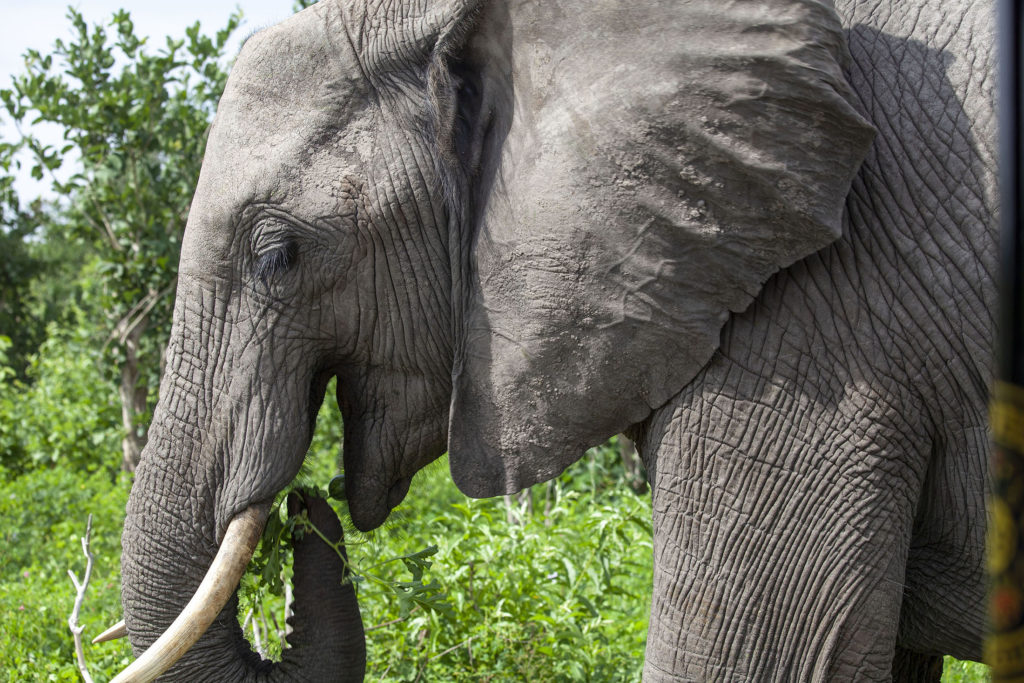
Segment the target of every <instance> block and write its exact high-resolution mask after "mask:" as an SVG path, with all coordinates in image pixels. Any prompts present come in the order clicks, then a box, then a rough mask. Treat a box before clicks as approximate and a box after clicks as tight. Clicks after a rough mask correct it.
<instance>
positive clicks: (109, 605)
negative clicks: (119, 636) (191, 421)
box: [0, 468, 131, 681]
mask: <svg viewBox="0 0 1024 683" xmlns="http://www.w3.org/2000/svg"><path fill="white" fill-rule="evenodd" d="M0 474H2V472H0ZM0 481H2V482H3V483H0V534H2V538H0V614H3V615H4V616H3V625H2V626H0V680H10V681H45V680H56V681H79V680H81V678H80V676H79V674H78V670H77V668H76V666H75V659H74V644H73V641H72V639H71V634H70V632H69V631H68V623H67V620H68V615H70V614H71V609H72V607H73V605H74V600H75V591H74V587H73V586H72V585H71V580H70V579H69V578H68V575H67V570H68V569H73V570H74V571H75V573H76V574H77V575H78V576H79V577H81V576H82V575H83V573H84V572H85V556H84V555H83V554H82V548H81V544H80V541H79V538H80V537H81V536H82V535H83V534H84V533H85V523H86V518H87V517H88V515H89V514H90V513H92V515H93V533H92V543H91V549H92V552H93V554H94V556H95V564H94V566H93V576H92V581H91V582H90V584H89V588H88V590H87V593H86V599H85V604H84V607H83V609H82V612H81V614H80V616H79V622H80V623H81V624H83V625H84V626H85V633H84V635H85V636H86V637H87V638H89V639H91V638H93V637H94V636H96V635H98V634H99V633H100V632H102V631H103V630H104V629H105V628H106V627H107V626H110V625H111V624H113V623H114V622H116V621H117V620H118V619H120V618H121V600H120V592H121V586H120V580H119V576H120V556H121V525H122V523H123V521H124V507H125V503H126V501H127V494H128V485H129V482H128V481H127V480H126V478H125V477H124V476H123V475H121V476H118V475H112V474H110V473H109V472H95V473H93V474H86V473H84V472H76V471H74V470H71V469H61V468H58V469H42V470H36V471H33V472H30V473H28V474H25V475H24V476H21V477H18V478H17V479H14V480H12V481H7V480H6V479H3V478H0ZM86 651H87V653H88V654H87V657H88V663H89V668H90V671H91V672H92V673H93V675H94V677H95V678H96V680H97V681H102V680H109V679H110V678H111V677H113V675H114V674H115V673H116V672H117V671H119V670H120V669H121V668H123V667H124V666H126V665H127V664H128V662H129V661H130V657H131V651H130V647H129V646H128V644H127V643H125V642H124V641H118V642H115V643H105V644H103V645H96V646H88V645H87V647H86Z"/></svg>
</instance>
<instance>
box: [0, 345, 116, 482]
mask: <svg viewBox="0 0 1024 683" xmlns="http://www.w3.org/2000/svg"><path fill="white" fill-rule="evenodd" d="M0 351H2V350H0ZM99 357H100V350H99V348H98V347H97V344H96V342H95V341H94V340H93V339H92V338H91V336H90V335H89V333H88V332H86V331H85V329H84V325H77V326H75V327H73V328H71V329H61V328H58V327H57V326H56V325H51V326H50V328H49V330H48V337H47V339H46V341H44V342H43V343H42V345H41V346H40V348H39V351H38V352H37V353H36V354H34V355H33V356H31V358H30V363H29V367H28V370H27V372H28V378H29V383H23V382H21V381H20V380H18V379H16V378H15V377H14V373H13V371H10V370H7V369H5V366H4V365H3V358H2V356H0V467H3V468H5V469H7V470H10V471H12V472H13V473H19V472H22V471H25V470H27V469H30V468H33V467H39V466H50V465H53V464H54V463H57V462H62V463H65V464H68V465H71V466H73V467H81V468H86V467H91V468H93V469H95V468H98V467H102V466H104V465H105V466H107V467H116V466H117V464H118V462H119V461H120V448H119V446H118V442H119V441H120V439H121V430H120V421H121V413H120V405H119V401H118V398H117V392H116V390H115V389H114V388H113V387H112V386H111V385H110V383H109V382H108V381H106V379H105V378H104V377H103V375H102V373H101V371H100V366H99V365H98V362H99Z"/></svg>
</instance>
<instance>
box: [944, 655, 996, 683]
mask: <svg viewBox="0 0 1024 683" xmlns="http://www.w3.org/2000/svg"><path fill="white" fill-rule="evenodd" d="M991 680H992V673H991V672H990V671H989V668H988V667H987V666H985V665H984V664H980V663H978V662H961V661H959V660H956V659H953V658H952V657H946V658H945V659H944V662H943V670H942V683H988V682H989V681H991Z"/></svg>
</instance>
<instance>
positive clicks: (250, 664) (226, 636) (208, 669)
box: [122, 468, 366, 682]
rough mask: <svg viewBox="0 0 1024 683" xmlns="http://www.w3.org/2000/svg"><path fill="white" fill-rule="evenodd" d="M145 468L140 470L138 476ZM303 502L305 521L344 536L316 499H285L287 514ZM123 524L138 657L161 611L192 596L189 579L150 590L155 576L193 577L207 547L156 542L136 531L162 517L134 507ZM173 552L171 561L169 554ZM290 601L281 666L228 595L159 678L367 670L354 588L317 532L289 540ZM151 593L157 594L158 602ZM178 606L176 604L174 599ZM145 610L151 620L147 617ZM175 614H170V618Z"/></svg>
mask: <svg viewBox="0 0 1024 683" xmlns="http://www.w3.org/2000/svg"><path fill="white" fill-rule="evenodd" d="M143 470H144V468H140V472H143V474H145V473H144V471H143ZM302 507H304V508H305V509H306V510H307V513H308V516H309V519H310V521H311V522H312V523H313V524H314V525H315V526H316V527H317V528H318V529H319V530H320V531H321V532H322V533H323V534H324V536H326V537H327V538H328V539H331V540H332V542H338V541H340V540H341V539H342V530H341V525H340V523H339V522H338V519H337V517H336V516H335V514H334V512H333V511H332V510H331V509H330V507H329V506H328V505H327V503H326V501H324V500H322V499H311V498H304V499H302V500H300V499H299V497H298V496H295V495H293V496H291V497H290V498H289V501H288V508H289V514H296V513H298V512H300V510H301V509H302ZM129 520H130V522H126V533H125V548H126V550H128V549H131V552H126V553H125V560H124V561H123V567H122V574H123V582H124V586H125V588H124V593H123V595H124V598H123V599H124V605H125V617H126V622H127V624H128V629H129V634H130V636H131V638H132V643H133V645H134V647H135V649H136V653H138V654H141V652H142V651H144V650H145V648H147V647H149V645H150V644H152V642H153V641H154V640H155V638H156V637H157V636H159V633H160V631H161V630H162V629H164V628H166V627H167V625H168V624H169V623H170V622H168V621H166V619H167V615H169V614H172V613H173V612H174V611H175V610H179V609H180V607H181V606H183V605H184V604H185V602H187V601H188V599H189V598H190V597H191V596H190V595H188V594H182V593H181V592H180V591H181V590H182V589H184V590H185V591H187V590H188V588H187V586H186V584H188V583H190V580H189V579H179V581H178V585H177V586H176V590H177V591H178V592H175V593H174V594H170V593H168V592H167V590H166V587H161V589H159V590H157V589H155V588H154V589H152V590H151V591H149V592H147V591H146V587H147V586H156V585H160V582H161V581H166V580H167V577H160V576H157V575H158V574H159V573H160V567H177V568H178V572H180V575H181V576H183V577H184V576H185V575H187V576H191V575H192V570H191V569H189V568H188V567H189V565H190V564H191V563H192V562H193V560H194V559H195V558H196V557H198V556H202V555H203V554H204V552H205V550H197V549H196V548H189V547H187V546H186V545H182V544H174V547H173V548H171V547H170V546H171V545H172V544H167V545H162V541H161V540H160V539H159V538H154V537H153V536H152V535H147V534H144V533H140V530H141V529H144V528H160V525H161V524H165V523H166V522H167V519H166V518H164V519H160V518H159V517H158V516H156V515H151V514H146V512H145V511H142V512H141V513H140V511H138V510H134V511H130V514H129ZM140 545H149V546H153V545H157V546H159V547H160V550H158V551H155V552H159V553H160V555H161V557H160V560H159V561H155V560H150V559H147V558H149V557H152V556H153V553H149V554H147V553H145V552H143V553H141V554H140V553H138V552H136V549H137V548H138V547H139V546H140ZM172 552H173V553H174V555H173V558H172V557H168V555H170V554H171V553H172ZM294 553H295V554H294V558H295V569H294V578H293V581H294V585H295V599H294V612H295V616H294V617H293V618H292V622H291V623H292V626H293V631H292V634H291V635H290V636H289V638H288V644H289V645H290V647H289V648H288V649H286V650H285V652H284V656H283V658H282V661H281V662H280V663H279V664H274V663H271V662H266V661H263V660H261V659H260V657H259V656H258V655H257V654H256V653H254V652H253V651H252V650H251V649H250V647H249V645H248V643H247V642H246V641H245V640H244V638H243V636H242V633H241V629H240V627H239V625H238V619H237V614H236V611H237V598H236V597H232V599H231V600H229V601H228V604H227V605H226V606H225V608H224V610H223V611H222V612H221V613H220V615H219V616H218V617H217V618H216V620H215V621H214V623H213V625H212V626H211V627H210V629H209V630H208V631H207V633H206V634H205V635H204V636H203V637H202V638H201V639H200V640H199V642H198V643H196V645H195V646H194V647H193V648H192V649H191V650H190V651H189V652H188V653H187V654H186V655H185V656H184V657H183V658H182V659H181V660H180V661H179V662H178V663H177V664H176V665H175V666H174V667H173V668H172V669H171V670H170V671H169V672H168V673H167V674H165V675H164V677H163V678H162V679H161V680H172V681H325V682H326V681H362V680H363V675H364V671H365V657H366V653H365V643H364V635H363V627H362V621H361V619H360V615H359V605H358V602H357V600H356V596H355V591H354V587H353V586H352V584H351V583H344V581H345V579H346V576H347V570H346V568H345V565H344V562H343V561H342V560H341V558H339V557H338V555H337V553H335V551H334V550H333V549H332V548H329V547H327V546H326V545H325V544H324V543H323V541H322V540H321V539H320V538H319V537H318V536H317V535H315V534H306V535H305V536H304V537H303V538H301V539H299V538H296V539H295V541H294ZM154 596H160V598H161V599H162V601H161V602H159V603H158V602H157V600H155V599H154ZM177 603H180V604H177ZM151 615H153V616H155V618H151ZM172 618H173V617H172Z"/></svg>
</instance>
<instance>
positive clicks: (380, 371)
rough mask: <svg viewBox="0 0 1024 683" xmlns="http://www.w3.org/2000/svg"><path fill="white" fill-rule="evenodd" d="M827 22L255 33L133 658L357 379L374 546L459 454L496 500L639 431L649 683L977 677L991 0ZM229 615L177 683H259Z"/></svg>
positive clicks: (493, 10)
mask: <svg viewBox="0 0 1024 683" xmlns="http://www.w3.org/2000/svg"><path fill="white" fill-rule="evenodd" d="M836 5H837V6H836V7H832V6H831V5H830V4H828V3H819V2H816V1H815V0H763V1H762V0H756V1H751V2H740V3H718V2H714V1H712V0H703V1H702V0H695V1H693V2H678V1H677V0H652V1H651V2H646V3H633V2H625V1H624V0H623V1H621V2H620V1H619V0H593V1H591V0H586V1H585V0H550V1H547V2H543V3H535V2H529V1H527V0H511V1H510V2H507V3H501V2H496V1H491V2H488V1H479V2H478V1H476V0H439V1H437V2H431V3H426V2H424V1H423V0H418V1H417V0H409V1H407V2H405V3H398V2H389V3H383V2H379V1H373V0H348V1H346V2H342V1H341V0H322V1H321V2H320V3H318V4H316V5H315V6H314V7H312V8H310V9H308V10H306V11H303V12H301V13H300V14H298V15H296V16H295V17H293V18H292V19H290V20H288V21H286V22H284V23H283V24H281V25H279V26H276V27H274V28H271V29H268V30H266V31H263V32H261V33H259V34H257V35H256V36H254V37H253V38H251V39H250V40H249V41H248V43H247V44H246V45H245V47H244V48H243V50H242V53H241V55H240V56H239V59H238V62H237V64H236V66H235V68H234V71H233V72H232V75H231V78H230V80H229V83H228V87H227V90H226V92H225V94H224V97H223V99H222V101H221V104H220V108H219V110H218V113H217V118H216V121H215V123H214V126H213V129H212V131H211V133H210V141H209V147H208V152H207V158H206V160H205V161H204V165H203V171H202V176H201V178H200V182H199V186H198V188H197V190H196V196H195V200H194V202H193V205H192V212H191V214H190V217H189V223H188V229H187V231H186V236H185V243H184V245H183V251H182V260H181V268H180V280H179V288H178V299H177V305H176V310H175V325H174V332H173V334H172V339H171V343H170V347H169V350H168V364H167V372H166V375H165V377H164V380H163V384H162V385H161V399H160V404H159V406H158V408H157V412H156V415H155V417H154V422H153V426H152V428H151V437H150V441H149V445H148V446H147V448H146V451H145V453H144V455H143V458H142V463H141V465H140V466H139V469H138V472H137V476H136V483H135V487H134V489H133V491H132V496H131V500H130V502H129V508H128V513H129V514H128V518H127V521H126V523H125V532H124V549H125V552H124V558H125V559H124V560H123V567H122V570H123V584H124V593H123V601H124V607H125V614H126V619H127V625H128V630H129V634H130V636H131V638H132V641H133V643H134V644H135V647H136V649H137V650H141V649H144V648H145V647H146V646H147V645H148V644H149V643H150V642H152V640H153V639H154V638H155V637H156V636H157V635H158V634H159V632H161V631H162V630H163V629H164V628H166V626H167V624H168V623H169V622H170V620H171V619H172V618H173V617H174V615H176V614H177V612H178V611H179V610H180V609H181V606H182V605H184V603H185V601H186V600H187V599H188V596H189V595H190V594H191V592H192V591H193V590H194V589H195V586H196V585H197V584H198V582H199V580H200V578H201V576H202V573H203V572H204V571H205V568H206V566H207V564H208V563H209V561H210V559H211V558H212V556H213V553H214V552H215V549H216V546H217V543H218V541H219V540H220V538H221V536H222V534H223V532H224V529H225V528H226V526H227V524H228V521H229V520H230V519H231V517H232V515H234V514H235V513H237V512H238V511H240V510H242V509H244V508H245V507H246V506H248V505H250V504H252V503H259V502H266V501H268V500H270V499H271V498H272V497H273V496H274V494H275V493H276V492H277V491H279V490H280V489H281V488H282V487H283V486H285V485H286V484H287V482H288V481H289V480H290V479H291V478H292V477H293V476H294V474H295V473H296V471H297V470H298V468H299V466H300V463H301V461H302V458H303V456H304V454H305V451H306V448H307V446H308V444H309V440H310V435H311V429H312V425H313V418H314V415H315V413H316V410H317V408H318V406H319V405H320V402H321V400H322V395H323V391H324V386H325V384H326V382H327V380H328V379H329V378H330V377H331V376H332V375H336V376H337V377H338V378H339V390H338V392H339V402H340V405H341V406H342V410H343V413H344V421H345V449H344V460H345V471H346V486H347V494H348V498H349V502H350V510H351V513H352V519H353V521H354V522H355V524H356V525H357V526H358V527H360V528H362V529H371V528H374V527H376V526H378V525H379V524H381V523H382V522H383V521H384V519H385V518H386V517H387V515H388V513H389V511H390V510H391V508H393V507H394V506H395V505H397V504H398V503H399V502H400V501H401V500H402V498H403V497H404V496H405V494H406V492H407V490H408V487H409V482H410V479H411V477H412V475H413V474H414V473H415V472H416V471H417V470H418V469H420V468H421V467H423V466H424V465H425V464H427V463H429V462H430V461H432V460H433V459H435V458H436V457H437V456H438V455H440V454H441V453H442V452H443V451H445V449H446V448H447V449H448V450H449V452H450V462H451V467H452V475H453V477H454V479H455V481H456V483H457V484H458V485H459V486H460V488H462V490H463V491H465V492H466V493H468V494H470V495H474V496H490V495H497V494H501V493H506V492H512V491H515V490H518V489H519V488H522V487H524V486H528V485H530V484H533V483H535V482H537V481H540V480H543V479H545V478H548V477H551V476H554V475H556V474H558V473H559V472H560V471H562V470H563V469H564V468H565V467H566V466H568V465H569V464H570V463H572V462H573V461H574V460H576V459H577V458H578V457H579V456H580V455H581V454H582V453H583V451H584V449H585V448H586V447H588V446H592V445H595V444H597V443H600V442H601V441H602V440H604V439H605V438H607V437H608V436H610V435H612V434H614V433H616V432H618V431H622V430H626V431H628V433H630V434H631V435H632V436H634V437H635V438H636V439H637V440H638V443H639V445H640V447H641V451H642V455H643V458H644V461H645V463H646V465H647V468H648V470H649V472H650V473H651V475H652V489H653V502H654V534H655V542H654V554H655V578H654V600H653V606H652V610H651V620H650V632H649V636H648V647H647V658H646V664H645V679H646V680H649V681H660V680H676V679H691V680H744V679H757V680H780V681H781V680H787V681H788V680H829V681H832V680H864V679H870V680H885V679H887V678H889V677H895V678H897V679H899V680H916V679H923V680H927V679H928V678H930V677H933V676H934V674H935V671H936V666H938V665H939V660H938V659H937V657H936V655H939V654H941V653H949V654H953V655H955V656H957V657H961V658H978V657H979V656H980V634H981V631H982V625H983V616H982V604H983V600H982V593H983V588H982V557H983V542H982V529H983V526H984V507H983V489H984V481H985V474H986V472H985V468H986V463H985V455H984V454H985V445H986V436H985V434H986V432H985V419H984V415H985V404H986V400H987V394H986V392H987V385H988V383H989V380H990V374H991V357H992V337H993V315H992V311H993V309H994V286H993V277H994V275H993V274H994V269H995V255H994V251H995V246H994V245H995V236H994V231H995V227H994V226H995V222H994V220H993V215H994V207H995V203H996V197H995V186H994V155H993V139H994V126H995V123H994V118H993V93H992V88H993V75H992V73H993V69H992V55H991V50H992V46H993V43H994V39H993V34H992V20H991V17H990V16H989V13H990V8H989V7H988V5H987V4H986V3H969V2H965V1H964V0H953V1H951V2H950V1H940V0H909V1H904V2H892V3H883V2H876V1H869V2H863V1H854V0H837V3H836ZM197 532H198V535H197ZM340 611H341V612H342V613H344V612H346V610H340ZM347 611H348V612H351V609H348V610H347ZM228 612H229V610H226V611H225V613H224V614H222V617H221V622H220V625H219V627H218V629H215V631H214V632H213V633H211V634H209V635H207V636H205V637H204V638H203V639H202V640H201V641H200V643H199V645H198V646H197V649H196V650H195V651H194V652H193V653H191V654H190V655H189V657H188V658H187V660H186V661H185V662H184V663H183V664H181V665H180V668H178V669H175V670H174V671H172V673H171V674H170V677H171V678H175V677H176V678H178V679H188V680H192V679H193V677H194V675H195V672H196V671H197V670H202V671H211V670H212V671H217V672H220V674H221V675H215V676H214V678H216V679H217V680H234V678H232V677H231V676H235V675H236V673H237V672H239V671H241V670H240V669H236V670H235V671H234V672H232V674H231V676H229V675H228V673H227V672H229V671H230V666H233V665H234V662H236V661H237V657H236V653H237V647H238V634H237V628H236V627H234V626H231V624H232V620H233V619H234V616H233V614H228ZM314 612H315V609H311V613H313V618H315V619H317V622H316V623H318V624H320V623H326V622H321V619H322V618H324V617H325V616H329V615H323V614H315V613H314ZM297 618H298V619H300V620H301V619H303V618H304V615H302V614H301V613H300V614H299V615H297ZM305 618H310V617H305ZM306 633H310V634H312V636H313V637H314V638H315V636H316V635H317V634H323V635H324V638H325V639H327V640H329V639H330V637H331V635H330V633H331V629H330V628H329V626H324V627H318V628H316V629H311V630H310V631H307V632H306ZM232 638H233V639H234V640H232ZM326 650H327V651H328V654H327V655H326V656H328V657H330V656H334V655H336V654H337V653H339V652H341V653H343V652H344V648H339V647H335V648H334V649H333V650H332V649H331V647H327V648H326ZM303 656H304V657H306V658H308V661H310V662H311V666H312V665H313V664H315V665H316V666H320V663H319V660H317V659H316V658H317V657H322V656H325V655H322V654H317V655H315V656H314V655H313V654H304V655H303ZM225 662H227V664H225ZM311 670H312V669H311ZM320 670H323V667H321V669H320ZM334 670H335V671H341V669H340V668H335V669H334ZM340 675H341V674H339V676H340ZM241 676H243V674H242V673H237V677H241Z"/></svg>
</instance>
